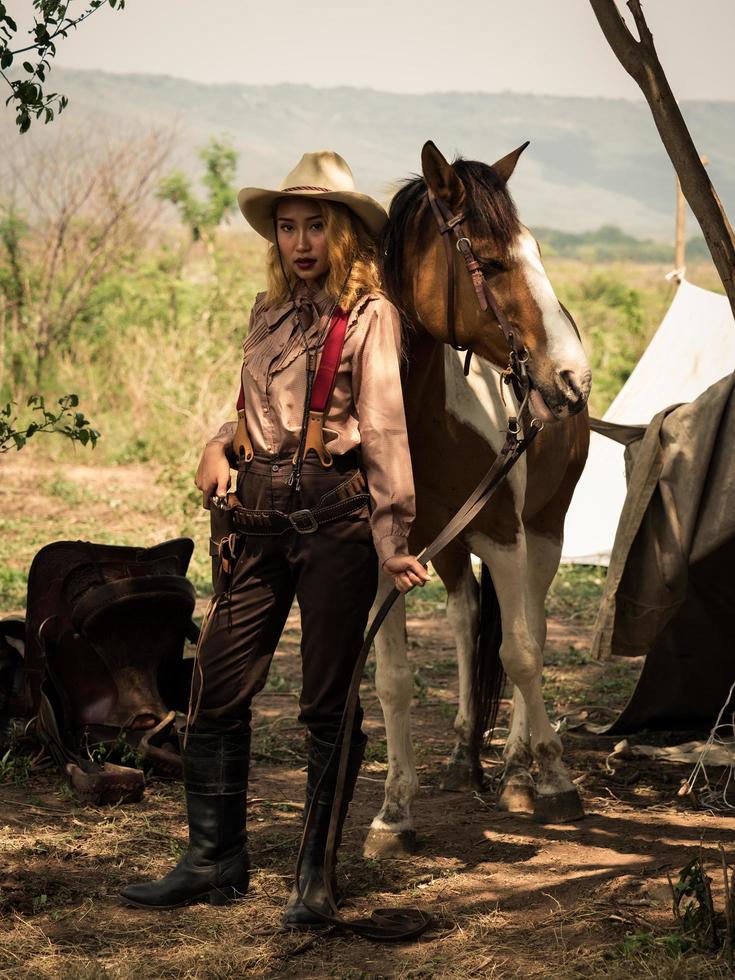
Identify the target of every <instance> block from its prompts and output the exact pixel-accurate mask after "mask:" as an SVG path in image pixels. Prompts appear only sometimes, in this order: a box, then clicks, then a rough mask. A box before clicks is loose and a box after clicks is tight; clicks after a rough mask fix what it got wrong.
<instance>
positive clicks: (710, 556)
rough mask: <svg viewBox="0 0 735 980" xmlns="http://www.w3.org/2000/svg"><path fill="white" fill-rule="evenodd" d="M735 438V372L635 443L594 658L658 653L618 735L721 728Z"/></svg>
mask: <svg viewBox="0 0 735 980" xmlns="http://www.w3.org/2000/svg"><path fill="white" fill-rule="evenodd" d="M712 353H713V355H714V353H715V352H714V351H713V352H712ZM733 446H735V375H734V374H731V375H729V376H728V377H726V378H723V379H722V380H721V381H719V382H717V383H716V384H714V385H713V386H712V387H710V388H709V389H707V391H705V392H704V393H703V394H702V395H700V396H699V398H697V399H695V400H694V401H692V402H691V403H690V404H686V405H681V406H679V407H677V408H671V409H665V410H664V411H663V412H660V413H659V414H658V415H657V416H656V417H655V418H654V419H653V421H652V422H651V424H650V425H649V426H648V427H647V428H646V430H645V433H644V435H643V438H642V439H640V440H639V441H636V442H631V443H630V445H629V446H628V448H627V449H626V451H625V453H626V457H627V464H628V469H629V481H630V482H629V487H628V493H627V497H626V499H625V505H624V507H623V512H622V514H621V517H620V522H619V525H618V529H617V533H616V537H615V543H614V546H613V549H612V556H611V559H610V565H609V569H608V573H607V578H606V582H605V590H604V593H603V596H602V600H601V603H600V609H599V612H598V617H597V622H596V624H595V634H594V639H593V643H592V655H593V656H597V657H599V658H601V659H605V658H607V657H609V656H611V655H618V656H629V657H630V656H646V661H645V665H644V668H643V672H642V674H641V677H640V679H639V681H638V686H637V688H636V691H635V693H634V694H633V696H632V698H631V700H630V702H629V704H628V705H627V707H626V708H625V709H624V711H623V713H622V714H621V716H620V717H619V718H618V719H617V721H616V722H615V723H614V725H613V726H612V727H611V728H610V731H614V732H628V731H635V730H639V729H640V728H666V729H672V730H673V729H691V728H695V727H698V726H702V725H704V726H705V727H709V726H711V725H712V723H713V722H714V719H715V718H716V716H717V713H718V711H719V709H720V707H721V705H722V703H723V700H724V698H725V696H726V694H727V691H728V690H729V688H730V685H731V684H733V682H735V574H734V573H733V569H734V568H735V454H734V453H733Z"/></svg>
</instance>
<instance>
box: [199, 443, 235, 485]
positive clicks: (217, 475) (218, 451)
mask: <svg viewBox="0 0 735 980" xmlns="http://www.w3.org/2000/svg"><path fill="white" fill-rule="evenodd" d="M194 483H195V484H196V486H197V487H198V488H199V490H201V491H202V492H203V493H204V494H206V496H207V497H224V496H225V494H226V493H227V491H228V490H229V489H230V464H229V461H228V459H227V454H226V453H225V447H224V446H223V445H222V443H219V442H214V443H212V442H209V443H207V445H206V446H205V447H204V452H203V453H202V458H201V459H200V460H199V466H198V467H197V472H196V476H195V477H194Z"/></svg>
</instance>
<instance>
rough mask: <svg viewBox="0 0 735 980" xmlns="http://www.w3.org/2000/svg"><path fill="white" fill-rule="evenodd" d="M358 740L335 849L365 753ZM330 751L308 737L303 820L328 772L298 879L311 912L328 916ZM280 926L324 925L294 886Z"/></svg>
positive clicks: (335, 764) (335, 763) (335, 761)
mask: <svg viewBox="0 0 735 980" xmlns="http://www.w3.org/2000/svg"><path fill="white" fill-rule="evenodd" d="M360 737H361V741H360V742H358V743H357V744H354V745H351V746H350V755H349V760H348V764H347V774H346V778H345V788H344V796H343V799H342V808H341V811H340V814H339V823H338V824H337V837H336V845H337V847H339V845H340V843H341V840H342V827H343V825H344V822H345V817H346V816H347V810H348V808H349V804H350V802H351V800H352V794H353V792H354V789H355V783H356V782H357V775H358V773H359V771H360V764H361V763H362V757H363V755H364V753H365V745H366V743H367V738H365V736H364V735H361V736H360ZM333 750H334V746H333V745H332V744H331V743H329V742H322V741H321V740H320V739H318V738H315V737H314V736H313V735H312V736H311V745H310V747H309V760H308V770H307V776H306V807H305V810H304V819H306V814H307V813H308V812H309V806H310V804H311V801H312V799H313V797H314V793H315V791H316V787H317V783H318V782H319V780H320V779H321V776H322V773H323V772H324V770H325V768H327V766H328V767H329V769H328V774H327V777H326V779H325V781H324V783H323V785H322V788H321V791H320V793H319V796H318V798H317V802H316V804H315V807H316V813H315V819H314V822H313V824H312V826H311V830H310V832H309V836H308V838H307V840H306V845H305V847H304V857H303V860H302V862H301V874H300V876H299V883H300V885H301V892H302V894H303V896H304V898H305V899H306V901H307V902H308V903H309V905H310V906H311V907H312V908H315V909H318V910H319V911H323V912H325V913H327V914H329V913H331V912H332V907H331V905H330V903H329V900H328V898H327V890H326V887H325V882H324V852H325V850H326V847H327V834H328V832H329V818H330V815H331V813H332V801H333V800H334V792H335V788H336V782H337V770H338V768H339V754H340V753H339V748H338V749H337V750H336V751H335V753H334V757H333V758H332V759H331V762H330V757H331V756H332V751H333ZM334 893H335V888H334V882H332V894H334ZM283 924H284V925H285V926H288V927H289V928H292V929H300V928H305V927H308V926H317V925H323V924H324V920H323V919H320V918H319V916H317V915H315V914H314V913H313V912H311V911H310V910H309V909H308V908H307V907H306V905H305V904H304V902H303V901H302V900H301V898H300V897H299V892H298V889H297V887H296V885H294V887H293V890H292V891H291V895H290V897H289V900H288V904H287V906H286V911H285V913H284V916H283Z"/></svg>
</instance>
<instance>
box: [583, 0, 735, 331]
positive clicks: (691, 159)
mask: <svg viewBox="0 0 735 980" xmlns="http://www.w3.org/2000/svg"><path fill="white" fill-rule="evenodd" d="M590 4H591V6H592V9H593V11H594V13H595V16H596V17H597V20H598V22H599V24H600V27H601V28H602V32H603V34H604V35H605V37H606V38H607V41H608V43H609V45H610V47H611V48H612V49H613V52H614V53H615V55H616V57H617V58H618V61H619V62H620V63H621V65H622V66H623V68H625V70H626V71H627V72H628V74H629V75H631V76H632V77H633V79H635V81H636V82H637V83H638V85H639V86H640V89H641V91H642V92H643V94H644V95H645V97H646V101H647V102H648V105H649V106H650V108H651V112H652V113H653V120H654V122H655V123H656V128H657V129H658V132H659V135H660V137H661V140H662V142H663V144H664V146H665V148H666V152H667V153H668V154H669V158H670V159H671V162H672V164H673V165H674V170H675V171H676V174H677V176H678V177H679V180H680V181H681V189H682V191H683V192H684V196H685V197H686V199H687V201H688V202H689V206H690V207H691V209H692V211H693V212H694V216H695V218H696V219H697V221H698V222H699V226H700V228H701V229H702V233H703V235H704V238H705V241H706V242H707V247H708V248H709V250H710V253H711V254H712V260H713V262H714V264H715V267H716V269H717V272H718V273H719V276H720V279H721V280H722V285H723V286H724V287H725V292H726V293H727V298H728V299H729V300H730V306H731V308H732V311H733V314H734V315H735V237H733V231H732V228H731V227H730V222H729V221H728V220H727V215H726V214H725V211H724V209H723V207H722V204H721V203H720V199H719V197H718V196H717V193H716V192H715V189H714V187H713V186H712V183H711V181H710V179H709V176H708V175H707V171H706V170H705V169H704V164H703V163H702V161H701V159H700V156H699V152H698V150H697V148H696V146H695V145H694V141H693V140H692V137H691V135H690V133H689V130H688V129H687V125H686V123H685V122H684V117H683V116H682V114H681V111H680V109H679V106H678V104H677V102H676V99H675V98H674V94H673V92H672V91H671V87H670V85H669V83H668V80H667V78H666V75H665V73H664V70H663V68H662V67H661V62H660V61H659V60H658V55H657V54H656V49H655V47H654V44H653V36H652V34H651V32H650V30H649V29H648V25H647V24H646V20H645V18H644V16H643V10H642V9H641V3H640V0H628V3H627V6H628V7H629V9H630V11H631V13H632V14H633V18H634V19H635V23H636V27H637V28H638V34H639V40H636V39H635V37H634V36H633V34H632V33H631V32H630V30H628V27H627V25H626V23H625V21H624V20H623V18H622V16H621V15H620V12H619V10H618V8H617V6H616V4H615V0H590Z"/></svg>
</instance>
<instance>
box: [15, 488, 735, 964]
mask: <svg viewBox="0 0 735 980" xmlns="http://www.w3.org/2000/svg"><path fill="white" fill-rule="evenodd" d="M85 479H86V477H85ZM5 501H6V503H7V501H8V498H5ZM67 503H68V502H67ZM4 517H5V519H6V520H7V521H12V520H13V515H12V513H10V514H9V513H8V512H7V510H6V512H5V514H4ZM438 606H439V603H438V602H435V601H431V600H429V599H427V600H426V601H420V602H419V601H417V602H415V603H414V604H413V606H412V607H411V611H410V615H409V637H410V645H411V660H412V664H413V666H414V669H415V697H414V704H413V714H412V719H413V730H414V739H415V745H416V747H417V761H418V765H419V777H420V781H421V791H420V795H419V797H418V799H417V801H416V806H415V817H416V826H417V831H418V834H419V839H420V848H419V850H418V852H417V853H416V854H415V855H413V856H411V857H407V858H405V859H391V860H386V861H382V862H379V861H376V860H374V859H366V858H364V857H363V856H362V842H363V839H364V836H365V833H366V830H367V828H368V825H369V823H370V820H371V818H372V816H373V815H374V814H375V812H376V811H377V810H378V808H379V806H380V801H381V798H382V783H383V780H384V776H385V770H386V765H385V742H384V737H383V727H382V717H381V713H380V707H379V704H378V701H377V698H376V696H375V692H374V688H373V686H372V681H371V672H370V671H368V675H367V677H366V680H365V682H364V684H363V700H364V704H365V707H366V715H367V731H368V733H369V735H370V739H371V741H370V747H369V752H368V756H367V762H366V764H365V766H364V768H363V770H362V775H361V777H360V780H359V782H358V789H357V794H356V799H355V803H354V804H353V807H352V809H351V813H350V818H349V821H348V825H347V832H346V837H345V843H344V845H343V847H342V850H341V862H340V880H341V884H342V886H343V889H344V891H345V893H346V896H347V902H346V905H345V912H346V913H347V914H355V915H357V914H365V913H367V912H369V910H371V909H373V908H380V907H384V906H417V907H419V908H422V909H424V910H426V911H428V912H429V913H430V914H431V916H432V919H433V923H432V926H431V928H430V929H429V930H428V931H427V933H426V934H425V935H424V936H423V937H422V938H421V940H420V941H418V942H416V943H413V944H401V945H395V946H386V945H378V944H372V943H369V942H367V941H364V940H361V939H356V938H354V937H351V936H349V935H344V934H339V933H334V932H331V931H326V932H324V931H321V932H315V933H306V934H304V933H297V934H290V933H285V932H284V931H283V930H282V929H281V926H280V916H281V913H282V910H283V907H284V904H285V901H286V897H287V895H288V892H289V890H290V885H291V873H292V868H293V864H294V860H295V853H296V846H297V840H298V836H299V824H300V815H301V800H302V794H303V786H304V769H303V763H304V754H305V753H304V736H303V732H302V730H301V728H300V727H299V726H298V724H297V723H296V713H297V697H298V638H299V631H298V620H297V618H296V617H295V615H293V614H292V617H291V619H290V620H289V623H288V626H287V630H286V632H285V634H284V638H283V641H282V644H281V647H280V649H279V651H278V654H277V656H276V660H275V662H274V665H273V669H272V672H271V676H270V678H269V682H268V685H267V688H266V690H265V691H264V692H263V693H262V695H260V697H259V698H258V700H257V713H256V720H255V738H254V765H253V770H252V779H251V786H250V794H249V795H250V800H249V814H248V828H249V845H250V852H251V859H252V862H253V865H254V871H253V878H252V886H251V891H250V893H249V895H248V896H247V898H246V899H244V900H243V901H242V902H240V903H238V904H237V905H235V906H231V907H228V908H224V909H221V908H217V909H215V908H210V907H209V906H193V907H191V908H188V909H182V910H177V911H172V912H165V913H146V912H143V911H139V910H134V909H129V908H126V907H123V906H122V905H121V904H120V902H119V901H118V899H117V893H118V891H119V889H120V888H121V887H122V886H123V885H124V884H126V883H127V882H129V881H132V880H139V879H144V878H149V877H152V876H158V875H160V874H162V873H164V872H165V871H166V870H167V868H168V867H170V865H171V864H172V862H174V861H175V860H176V859H177V857H178V856H180V854H181V853H182V851H183V849H184V847H185V842H186V832H185V826H184V822H183V806H182V789H181V786H180V785H179V784H177V783H170V782H164V781H161V780H156V779H150V780H149V782H148V785H147V788H146V793H145V797H144V800H143V802H142V803H140V804H135V805H120V806H115V807H107V808H95V807H90V806H81V805H79V804H78V803H76V802H75V801H74V800H73V799H72V798H71V796H70V793H69V790H68V789H67V787H66V785H65V784H64V782H63V781H62V779H61V778H60V776H59V775H58V774H56V772H55V771H54V770H53V769H51V768H48V767H44V764H43V763H42V762H41V763H40V764H39V765H37V766H35V767H34V768H33V769H32V770H31V772H30V774H26V773H25V772H23V773H20V772H16V773H15V774H14V775H13V774H10V775H8V776H7V778H6V781H5V782H3V783H2V784H0V976H2V977H12V978H26V977H28V978H30V977H34V978H36V977H59V978H65V977H69V978H136V980H143V978H158V977H161V978H225V977H242V976H258V977H294V978H301V977H303V978H307V977H309V978H321V977H342V978H355V980H356V978H380V977H391V978H394V977H395V978H424V977H426V978H428V977H434V976H436V977H447V978H460V977H462V978H464V977H493V978H494V977H501V978H505V977H509V978H510V977H542V976H556V977H561V978H566V977H569V978H572V977H610V978H621V980H622V978H625V980H628V978H631V977H634V978H637V977H660V978H669V977H676V978H685V977H686V978H688V977H692V978H694V977H725V976H730V973H729V971H728V970H727V967H726V965H725V963H724V962H723V961H722V960H721V959H716V958H714V957H711V956H705V955H700V954H699V953H696V952H686V953H684V954H683V955H682V949H683V947H682V946H681V944H680V943H677V941H676V936H677V933H676V930H675V923H674V919H673V916H672V911H671V890H670V887H669V884H668V880H667V875H670V876H671V877H672V878H673V879H674V880H676V879H677V878H678V873H679V870H680V869H681V868H682V867H683V866H684V865H685V864H686V863H687V862H688V861H689V860H691V859H692V858H693V857H695V856H696V855H697V854H698V853H700V848H701V854H702V856H703V858H704V859H705V861H706V863H707V867H708V870H709V873H710V875H711V876H712V878H713V890H714V895H715V903H716V904H719V905H720V907H722V898H721V892H722V888H721V885H720V882H721V875H720V872H719V867H720V855H719V851H718V849H717V845H718V844H719V843H720V842H721V843H722V844H723V845H724V847H725V850H726V852H727V853H728V854H729V856H730V857H731V858H735V826H734V825H733V823H732V821H730V820H728V819H727V818H724V817H720V816H713V815H711V814H708V813H705V812H696V811H694V810H693V809H692V807H691V805H690V804H689V802H688V801H686V800H683V799H681V798H678V797H677V796H676V791H677V788H678V786H679V784H680V781H681V779H682V778H683V777H684V776H686V775H687V774H688V769H687V768H686V767H681V766H671V765H667V766H663V765H661V764H648V763H643V762H640V761H638V760H636V761H616V760H608V756H609V754H610V752H611V750H612V746H613V744H614V739H611V738H606V737H602V736H592V735H585V734H582V733H580V732H578V731H572V730H568V731H566V732H565V733H564V735H563V737H564V742H565V750H566V759H567V763H568V765H569V767H570V769H571V772H572V776H573V778H574V779H575V781H576V782H577V784H578V786H579V788H580V792H581V794H582V797H583V799H584V804H585V807H586V810H587V817H586V818H585V819H584V820H582V821H579V822H578V823H574V824H565V825H556V826H540V825H538V824H535V823H533V822H532V820H531V819H530V818H529V817H525V816H514V815H508V814H504V813H501V812H499V811H498V810H497V809H496V807H495V802H494V785H493V782H494V778H496V777H497V774H498V762H499V749H500V745H501V741H500V739H498V740H496V741H494V742H493V744H492V745H491V746H490V747H489V748H488V751H487V754H486V760H485V762H486V770H487V777H488V780H487V783H488V785H487V788H486V790H485V791H484V792H483V793H482V794H474V793H469V792H468V793H452V794H449V793H445V792H443V791H442V790H441V789H440V788H439V786H440V781H441V767H442V764H443V762H444V761H445V760H446V759H447V757H448V755H449V752H450V750H451V746H452V742H453V739H452V732H451V722H452V717H453V713H454V705H455V703H456V702H455V698H456V688H457V682H456V672H455V667H454V660H453V647H452V643H451V636H450V633H449V630H448V627H447V623H446V619H445V617H444V614H443V612H442V611H441V609H440V608H438ZM588 644H589V627H585V626H582V625H579V624H578V623H576V622H575V621H573V620H569V619H560V618H558V617H554V618H552V620H551V624H550V633H549V641H548V645H547V654H548V655H547V660H548V663H549V666H548V667H547V669H546V676H545V691H546V696H547V703H548V705H549V710H550V713H551V714H552V716H553V717H554V718H556V719H563V718H565V717H566V718H567V719H570V718H571V719H574V718H579V717H581V715H582V714H583V713H584V706H585V705H601V706H602V708H605V709H607V713H608V714H609V712H610V711H611V710H612V709H614V708H619V707H620V706H622V703H624V701H625V699H626V697H627V695H628V694H629V692H630V690H631V689H632V686H633V684H634V681H635V674H636V671H637V668H638V665H636V664H624V665H612V666H611V665H600V664H597V663H593V662H590V661H589V659H588V657H587V649H588ZM590 713H591V714H592V715H593V716H594V714H595V712H594V711H592V712H590ZM605 713H606V712H604V711H603V712H602V713H601V714H599V713H598V717H601V716H602V715H604V714H605ZM507 721H508V719H507V707H506V708H504V709H503V711H501V717H500V719H499V729H498V735H502V729H503V726H507ZM563 727H564V725H563V724H562V729H563Z"/></svg>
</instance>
